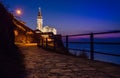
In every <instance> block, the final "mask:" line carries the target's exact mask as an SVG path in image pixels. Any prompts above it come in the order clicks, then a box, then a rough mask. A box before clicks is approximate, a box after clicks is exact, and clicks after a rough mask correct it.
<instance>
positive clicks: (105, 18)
mask: <svg viewBox="0 0 120 78" xmlns="http://www.w3.org/2000/svg"><path fill="white" fill-rule="evenodd" d="M2 1H3V2H4V4H5V5H6V6H7V7H8V9H9V11H12V12H13V13H14V11H15V9H17V8H20V9H21V10H22V11H23V14H22V15H21V16H19V17H20V19H21V20H23V21H24V22H26V25H27V26H28V27H30V28H32V29H33V30H35V28H36V25H37V24H36V19H37V14H38V7H41V9H42V16H43V24H44V25H43V26H46V25H48V26H52V27H55V28H56V29H57V31H58V33H59V34H63V35H65V34H80V33H88V32H99V31H109V30H120V0H2Z"/></svg>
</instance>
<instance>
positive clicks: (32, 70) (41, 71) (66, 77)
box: [19, 46, 120, 78]
mask: <svg viewBox="0 0 120 78" xmlns="http://www.w3.org/2000/svg"><path fill="white" fill-rule="evenodd" d="M19 48H20V49H21V51H22V53H23V54H24V55H25V59H24V61H25V68H26V72H27V78H120V66H119V65H114V64H109V63H103V62H98V61H90V60H85V59H81V58H75V57H72V56H66V55H61V54H56V53H53V52H48V51H45V50H43V49H41V48H38V47H37V46H24V47H23V46H20V47H19Z"/></svg>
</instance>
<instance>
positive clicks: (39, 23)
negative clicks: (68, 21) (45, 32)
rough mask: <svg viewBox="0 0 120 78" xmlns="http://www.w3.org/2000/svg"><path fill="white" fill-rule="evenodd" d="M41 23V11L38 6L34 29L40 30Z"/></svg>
mask: <svg viewBox="0 0 120 78" xmlns="http://www.w3.org/2000/svg"><path fill="white" fill-rule="evenodd" d="M42 25H43V19H42V13H41V9H40V8H39V11H38V16H37V27H36V29H37V30H40V31H41V32H42Z"/></svg>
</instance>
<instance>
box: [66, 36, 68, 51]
mask: <svg viewBox="0 0 120 78" xmlns="http://www.w3.org/2000/svg"><path fill="white" fill-rule="evenodd" d="M66 49H67V50H68V35H67V36H66Z"/></svg>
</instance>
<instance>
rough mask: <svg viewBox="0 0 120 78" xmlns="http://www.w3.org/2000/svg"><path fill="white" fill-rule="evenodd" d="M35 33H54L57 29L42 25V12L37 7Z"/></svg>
mask: <svg viewBox="0 0 120 78" xmlns="http://www.w3.org/2000/svg"><path fill="white" fill-rule="evenodd" d="M35 32H36V33H49V32H52V33H53V34H54V35H56V34H57V30H56V29H55V28H54V27H51V26H44V27H43V19H42V12H41V9H40V8H39V11H38V16H37V27H36V31H35Z"/></svg>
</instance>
